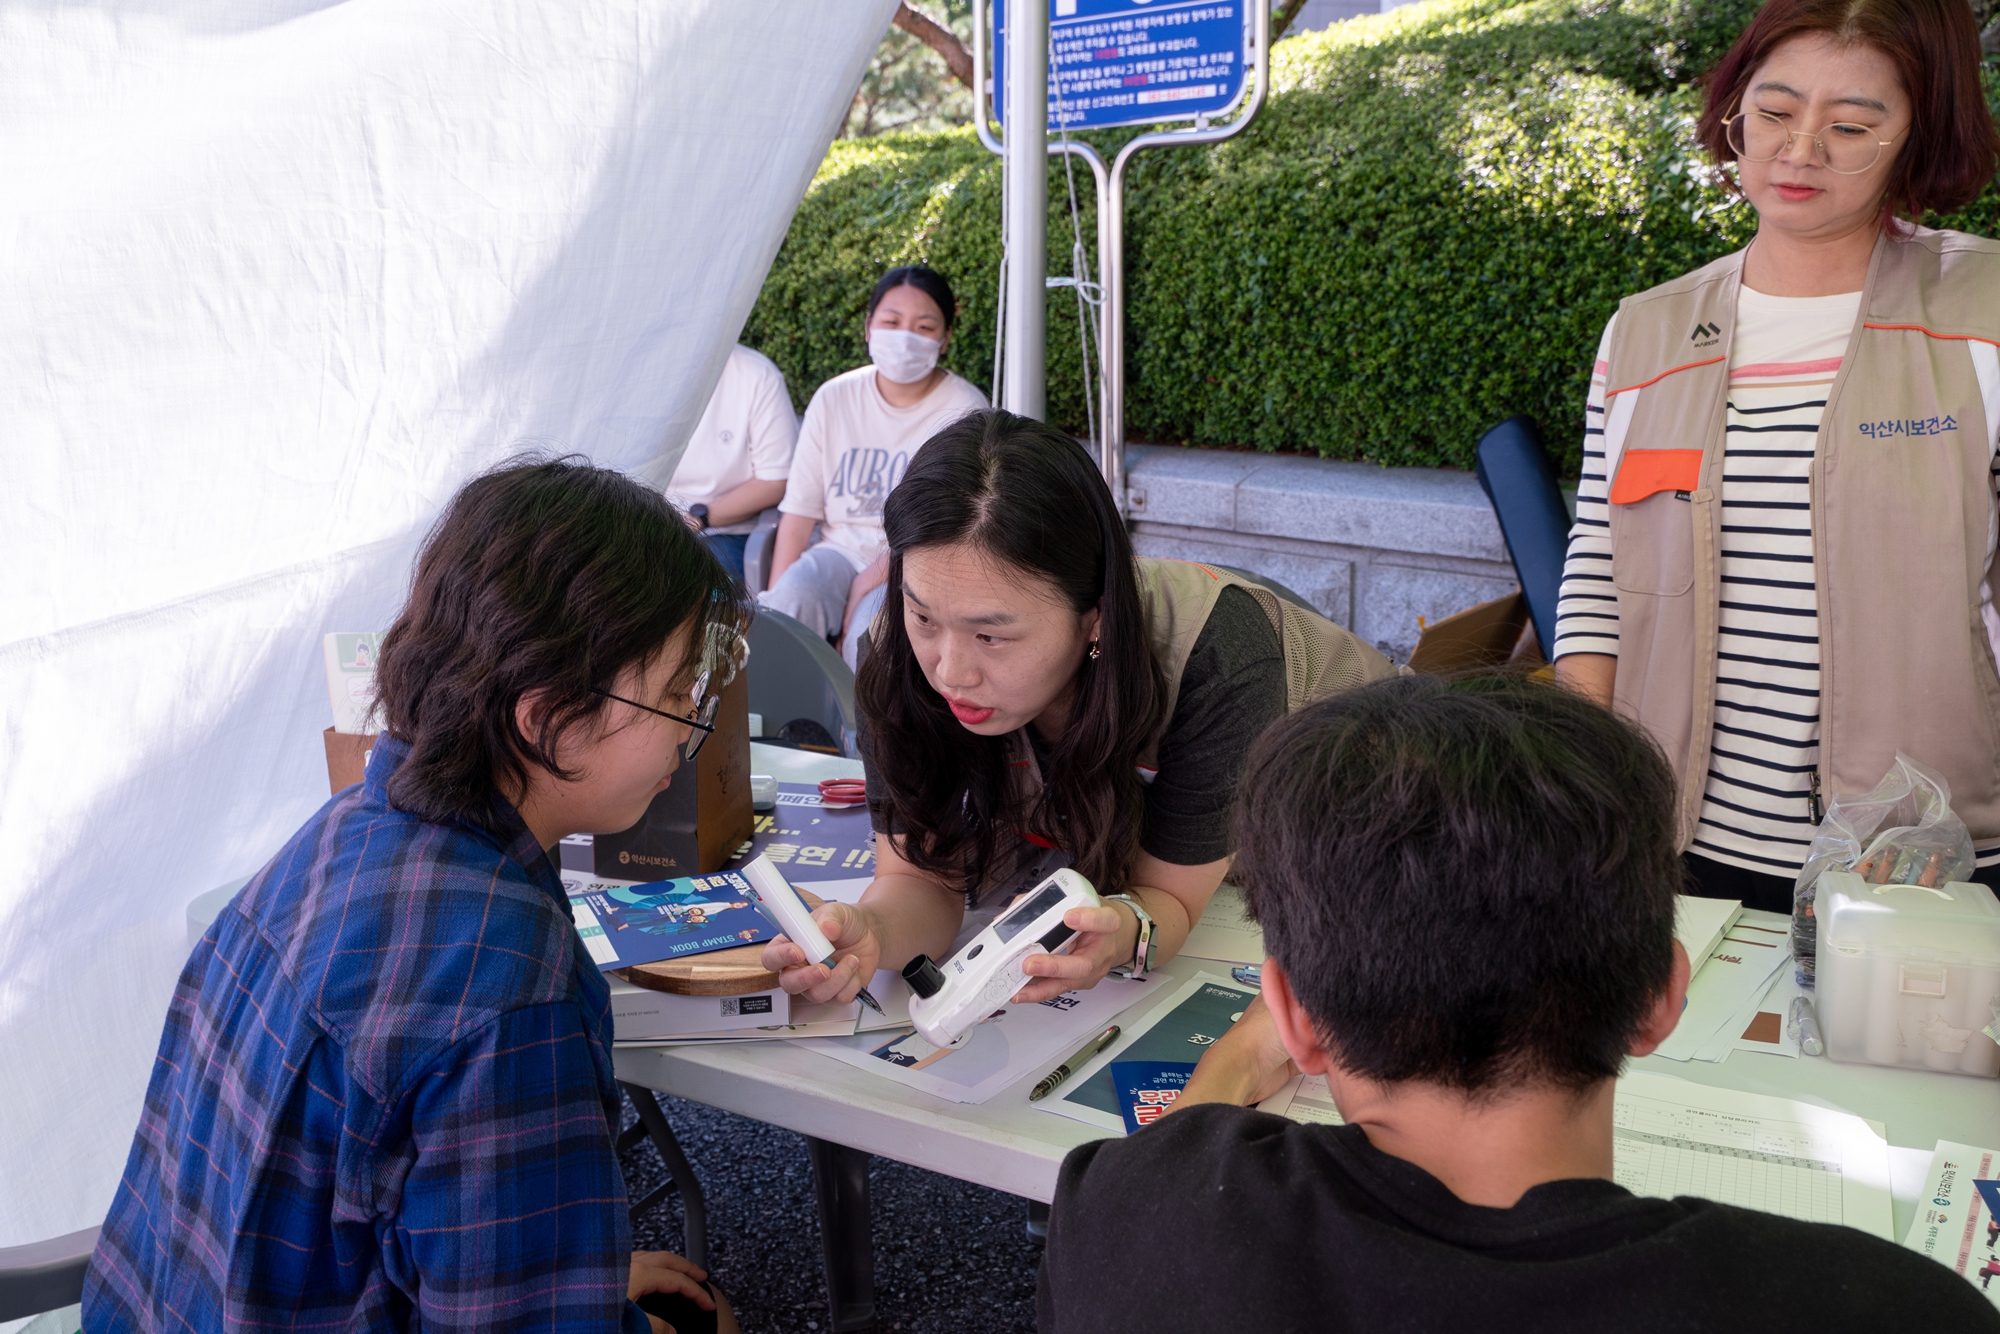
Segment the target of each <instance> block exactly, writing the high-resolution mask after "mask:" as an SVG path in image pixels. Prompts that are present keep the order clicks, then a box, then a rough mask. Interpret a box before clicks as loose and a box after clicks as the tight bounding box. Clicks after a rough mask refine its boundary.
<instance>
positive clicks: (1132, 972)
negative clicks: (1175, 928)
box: [1104, 894, 1160, 981]
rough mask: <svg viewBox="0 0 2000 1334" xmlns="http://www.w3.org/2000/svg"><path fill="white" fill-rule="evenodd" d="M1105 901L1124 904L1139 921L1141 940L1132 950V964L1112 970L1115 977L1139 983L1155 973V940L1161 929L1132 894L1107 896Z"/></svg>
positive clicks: (1120, 965)
mask: <svg viewBox="0 0 2000 1334" xmlns="http://www.w3.org/2000/svg"><path fill="white" fill-rule="evenodd" d="M1104 901H1105V902H1106V903H1122V904H1124V905H1125V906H1126V907H1128V908H1130V909H1131V910H1132V915H1133V916H1134V917H1136V918H1138V919H1139V940H1138V943H1137V944H1136V945H1134V946H1133V948H1132V962H1130V963H1121V964H1119V965H1118V966H1117V967H1116V968H1113V969H1112V970H1111V976H1113V977H1129V978H1131V979H1132V980H1134V981H1138V980H1139V979H1141V978H1143V977H1145V976H1146V974H1148V973H1150V972H1152V971H1153V938H1154V937H1155V936H1157V935H1159V933H1160V928H1159V926H1158V924H1156V923H1155V922H1154V921H1153V915H1152V914H1151V913H1149V912H1147V911H1146V909H1145V908H1144V907H1143V906H1141V904H1140V903H1139V900H1137V899H1135V898H1133V897H1132V896H1131V895H1130V894H1106V895H1105V896H1104Z"/></svg>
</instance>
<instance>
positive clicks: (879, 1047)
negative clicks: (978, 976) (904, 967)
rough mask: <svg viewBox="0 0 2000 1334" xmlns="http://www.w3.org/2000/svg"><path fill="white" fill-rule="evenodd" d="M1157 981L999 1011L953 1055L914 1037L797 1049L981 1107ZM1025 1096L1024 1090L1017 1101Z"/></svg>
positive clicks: (1035, 1073) (1082, 1039)
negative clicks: (816, 1053)
mask: <svg viewBox="0 0 2000 1334" xmlns="http://www.w3.org/2000/svg"><path fill="white" fill-rule="evenodd" d="M1161 981H1162V979H1161V978H1160V977H1158V976H1154V977H1149V978H1146V979H1144V980H1143V981H1138V982H1132V981H1122V980H1120V979H1118V978H1109V977H1108V978H1106V979H1105V980H1104V981H1102V982H1099V983H1098V984H1097V985H1096V986H1094V987H1092V988H1090V989H1089V990H1088V991H1066V992H1064V993H1063V994H1062V995H1060V996H1055V997H1051V998H1050V999H1048V1000H1045V1001H1042V1002H1040V1003H1038V1004H1034V1005H1003V1006H1001V1007H999V1008H998V1009H996V1010H995V1011H994V1012H993V1013H992V1014H990V1015H988V1016H987V1017H986V1018H985V1019H982V1020H981V1021H980V1022H978V1023H977V1024H974V1025H973V1026H972V1029H971V1031H970V1032H969V1033H968V1034H967V1037H966V1040H965V1042H964V1043H962V1044H961V1045H959V1046H956V1047H933V1046H931V1044H930V1043H928V1042H925V1041H924V1040H923V1038H921V1037H919V1036H918V1035H917V1034H916V1033H914V1032H910V1033H903V1034H900V1035H899V1034H897V1033H893V1032H887V1031H880V1032H873V1033H857V1034H855V1035H854V1036H853V1037H845V1038H821V1039H817V1040H813V1041H806V1042H801V1043H800V1044H799V1045H800V1046H801V1047H804V1048H805V1049H806V1050H807V1051H816V1052H818V1053H820V1054H821V1055H822V1056H831V1057H832V1058H833V1059H834V1060H836V1061H841V1062H844V1063H846V1064H848V1065H851V1066H854V1067H855V1068H856V1069H860V1070H866V1071H869V1072H870V1073H872V1074H878V1075H881V1076H883V1077H884V1078H887V1079H893V1080H895V1081H896V1082H897V1083H899V1084H907V1085H909V1086H910V1087H911V1088H915V1089H922V1090H923V1091H924V1092H925V1093H930V1094H934V1095H935V1096H937V1097H940V1098H944V1099H946V1100H947V1101H950V1102H968V1103H977V1102H985V1101H986V1100H987V1099H988V1098H991V1097H992V1096H993V1095H994V1094H996V1093H998V1092H1000V1090H1002V1089H1004V1088H1008V1087H1010V1086H1011V1085H1013V1084H1016V1083H1019V1082H1020V1081H1022V1080H1024V1079H1027V1080H1035V1079H1040V1078H1041V1077H1042V1076H1043V1075H1046V1074H1047V1073H1048V1072H1049V1071H1050V1070H1052V1069H1054V1068H1055V1067H1056V1066H1057V1065H1059V1064H1061V1062H1062V1060H1063V1058H1064V1057H1066V1056H1068V1055H1069V1054H1070V1053H1072V1052H1074V1051H1075V1050H1076V1049H1077V1048H1079V1047H1081V1046H1083V1044H1084V1043H1086V1042H1088V1041H1089V1040H1090V1038H1091V1035H1092V1034H1095V1033H1101V1032H1103V1031H1104V1029H1105V1028H1107V1027H1109V1026H1110V1025H1111V1023H1112V1022H1113V1021H1115V1020H1116V1019H1117V1018H1118V1015H1119V1012H1120V1011H1122V1010H1124V1009H1125V1008H1126V1007H1127V1006H1130V1005H1132V1004H1134V1003H1136V1002H1138V1001H1141V1000H1144V999H1145V998H1146V997H1147V996H1149V995H1151V994H1152V993H1153V992H1154V991H1155V990H1157V989H1158V987H1159V985H1160V982H1161ZM885 1007H886V1002H885ZM798 1008H801V1009H802V1008H804V1007H798ZM904 1012H905V1013H906V1014H907V1013H908V1003H907V1001H906V1002H905V1006H904ZM1027 1096H1028V1095H1027V1091H1026V1090H1025V1089H1023V1090H1022V1092H1021V1099H1022V1101H1024V1102H1025V1101H1026V1100H1027ZM1113 1119H1114V1120H1115V1119H1116V1118H1115V1117H1114V1118H1113Z"/></svg>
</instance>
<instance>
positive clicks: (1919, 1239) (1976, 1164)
mask: <svg viewBox="0 0 2000 1334" xmlns="http://www.w3.org/2000/svg"><path fill="white" fill-rule="evenodd" d="M1903 1245H1905V1246H1907V1247H1909V1248H1910V1249H1911V1250H1913V1251H1916V1252H1918V1253H1919V1254H1921V1255H1928V1256H1930V1258H1931V1259H1933V1260H1935V1261H1937V1262H1938V1263H1939V1264H1941V1265H1943V1266H1944V1267H1945V1268H1947V1269H1949V1270H1951V1271H1952V1272H1953V1273H1954V1274H1957V1275H1959V1276H1960V1277H1962V1278H1964V1279H1966V1280H1967V1281H1969V1282H1973V1283H1977V1284H1978V1285H1979V1286H1980V1288H1981V1290H1982V1291H1984V1292H1985V1293H1986V1300H1987V1301H1989V1302H1991V1303H1993V1304H1994V1305H1995V1306H2000V1287H1995V1286H1994V1283H1993V1280H1994V1279H1995V1278H1996V1277H2000V1153H1995V1152H1994V1150H1992V1149H1975V1148H1973V1147H1972V1146H1971V1145H1970V1144H1954V1143H1952V1142H1951V1141H1950V1140H1944V1139H1941V1140H1939V1141H1938V1145H1937V1151H1936V1152H1935V1153H1933V1154H1932V1155H1931V1169H1930V1172H1929V1174H1928V1175H1926V1176H1925V1177H1924V1189H1923V1193H1922V1194H1921V1195H1919V1196H1918V1197H1917V1216H1916V1217H1915V1218H1913V1219H1911V1220H1910V1233H1909V1235H1908V1236H1906V1237H1904V1238H1903Z"/></svg>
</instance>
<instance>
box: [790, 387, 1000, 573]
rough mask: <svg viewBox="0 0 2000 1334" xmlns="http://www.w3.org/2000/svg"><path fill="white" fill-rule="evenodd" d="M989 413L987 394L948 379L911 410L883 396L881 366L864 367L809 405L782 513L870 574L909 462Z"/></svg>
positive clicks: (826, 389) (823, 391) (883, 543)
mask: <svg viewBox="0 0 2000 1334" xmlns="http://www.w3.org/2000/svg"><path fill="white" fill-rule="evenodd" d="M985 406H986V395H984V394H982V393H980V392H979V390H977V389H975V388H974V387H973V386H972V385H971V384H970V383H969V382H967V381H965V380H962V379H960V378H959V377H958V376H956V375H953V374H952V373H951V372H949V371H946V372H945V378H944V381H943V383H941V384H939V385H938V387H937V388H935V389H933V390H931V391H930V393H928V394H925V395H924V396H923V398H922V399H920V400H918V402H917V403H916V404H915V405H914V406H912V407H907V408H899V407H895V406H893V405H891V404H890V402H889V400H888V399H886V398H883V397H882V391H881V390H880V389H879V388H877V387H876V381H875V367H874V366H872V365H869V366H860V367H857V368H855V369H854V370H851V371H848V372H847V373H846V374H844V375H836V376H834V377H833V378H832V379H831V380H828V381H827V382H826V383H825V384H823V385H821V386H820V387H819V392H818V393H816V394H814V395H813V397H812V402H811V403H809V404H807V405H806V419H805V422H804V424H803V425H801V426H800V427H799V449H798V453H797V454H795V455H794V456H793V458H792V476H791V480H790V481H789V482H788V483H787V484H786V486H785V498H784V500H783V501H782V502H781V503H780V504H779V506H778V509H779V510H780V511H782V512H783V513H786V514H800V515H804V516H805V517H806V518H809V519H818V520H819V521H820V540H821V541H822V542H824V543H826V544H827V545H829V546H832V547H834V548H835V549H837V550H839V551H840V552H841V553H842V554H843V555H845V556H846V557H847V558H848V559H849V560H850V561H852V562H853V563H854V568H855V571H856V572H857V573H858V572H859V571H861V570H863V569H866V568H867V567H868V565H869V563H870V562H872V561H873V560H874V559H875V558H876V557H877V556H879V555H881V554H882V551H883V548H884V547H886V546H887V545H888V539H887V538H886V537H885V536H884V535H883V532H882V502H883V501H884V500H886V499H888V496H889V492H890V491H891V490H892V489H893V488H894V487H895V485H896V483H897V482H900V481H901V480H903V472H904V470H905V469H907V468H908V467H909V466H910V456H911V455H913V454H915V453H916V452H917V449H918V448H919V447H920V446H921V445H922V444H923V443H924V441H926V440H928V439H930V438H931V437H932V436H933V435H936V434H937V433H938V431H939V430H941V429H942V428H944V427H945V426H947V425H949V424H950V423H952V422H955V421H957V420H958V419H959V418H960V417H963V416H964V415H965V414H966V413H968V412H977V411H979V410H980V409H981V408H984V407H985Z"/></svg>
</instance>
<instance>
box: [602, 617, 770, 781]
mask: <svg viewBox="0 0 2000 1334" xmlns="http://www.w3.org/2000/svg"><path fill="white" fill-rule="evenodd" d="M749 659H750V645H749V643H748V642H747V641H746V640H745V639H744V638H743V635H742V632H741V631H739V630H737V629H736V628H735V627H733V626H729V625H725V624H723V623H721V622H718V621H711V622H709V626H708V630H707V633H706V634H705V635H704V637H703V639H702V646H701V672H700V673H699V674H698V675H697V676H696V677H695V678H694V688H693V689H692V690H690V691H689V692H688V696H689V698H690V699H692V700H693V701H694V712H693V713H691V714H679V713H668V712H667V711H666V710H665V709H656V708H654V707H653V706H652V705H650V704H641V703H640V702H639V701H638V700H636V699H627V698H625V697H624V696H623V695H614V694H612V693H611V692H610V691H609V690H600V689H598V688H597V687H595V686H592V687H591V690H590V693H591V694H593V695H602V696H603V697H604V698H605V699H615V700H617V701H618V702H619V703H620V704H630V705H631V706H632V707H633V708H635V709H644V710H645V711H646V712H647V713H654V714H658V715H659V716H660V717H662V718H667V719H670V720H672V721H673V722H677V723H681V724H684V725H686V726H688V727H692V728H693V729H694V735H693V736H691V737H689V738H688V739H687V740H686V741H683V742H682V743H681V758H682V759H685V760H691V759H693V758H694V757H695V756H696V755H698V754H700V753H701V747H702V743H703V742H705V741H707V740H708V738H709V735H710V734H711V733H712V732H714V731H715V713H716V710H717V709H720V708H721V707H722V691H723V690H724V688H726V687H727V686H728V685H729V683H730V682H731V681H734V680H735V679H736V673H738V672H740V671H742V670H743V664H744V663H746V662H748V661H749ZM711 691H712V692H713V693H711Z"/></svg>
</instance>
